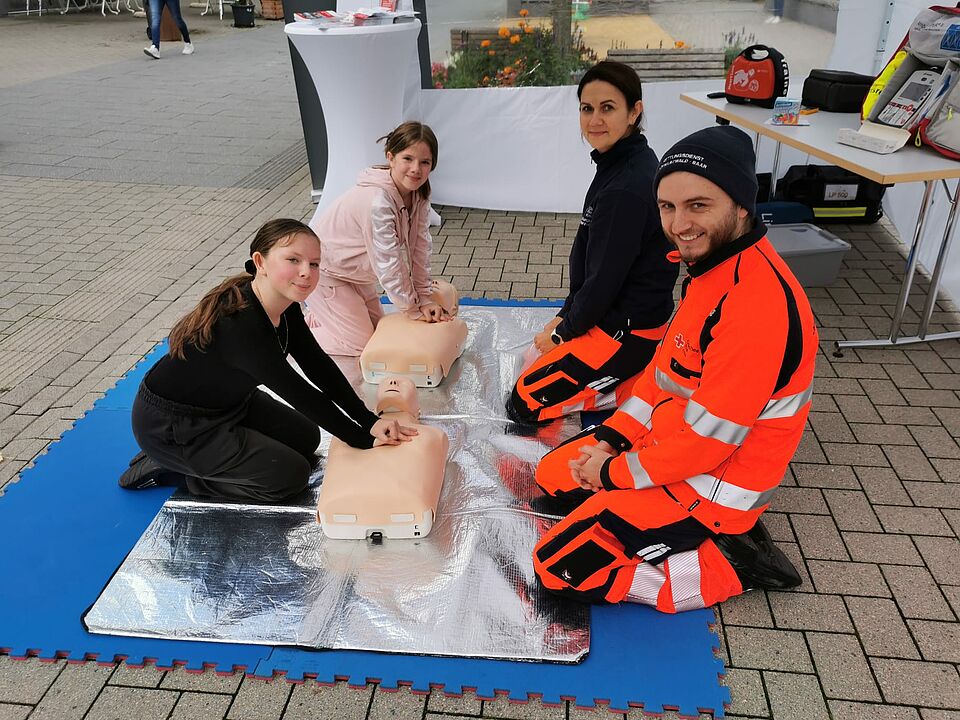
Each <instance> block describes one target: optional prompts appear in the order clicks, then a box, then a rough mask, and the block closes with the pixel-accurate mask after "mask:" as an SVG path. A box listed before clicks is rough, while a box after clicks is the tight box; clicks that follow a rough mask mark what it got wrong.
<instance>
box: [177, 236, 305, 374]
mask: <svg viewBox="0 0 960 720" xmlns="http://www.w3.org/2000/svg"><path fill="white" fill-rule="evenodd" d="M298 233H306V234H308V235H313V236H314V237H316V233H314V232H313V230H312V229H311V228H310V226H309V225H304V224H303V223H302V222H300V221H299V220H292V219H290V218H278V219H276V220H268V221H267V222H265V223H264V224H263V225H262V226H260V229H259V230H257V234H256V235H255V236H254V238H253V240H252V241H251V243H250V255H251V257H252V256H253V254H254V253H255V252H258V253H260V254H261V255H267V254H268V253H269V252H270V250H271V249H273V247H274V246H276V245H280V246H281V247H283V246H285V245H287V244H288V243H289V242H290V239H291V238H292V237H293V236H294V235H296V234H298ZM318 242H319V240H318ZM245 267H246V269H247V272H245V273H244V274H242V275H234V276H233V277H229V278H227V279H226V280H224V281H223V282H222V283H220V284H219V285H217V286H216V287H215V288H213V290H211V291H209V292H208V293H207V294H206V295H204V296H203V299H202V300H200V302H199V303H197V306H196V307H195V308H194V309H193V310H191V311H190V312H189V313H187V314H186V315H184V316H183V317H182V318H180V319H179V320H178V321H177V324H176V325H174V326H173V329H172V330H171V331H170V350H169V352H170V357H173V358H177V359H178V360H186V355H185V354H184V348H185V346H186V345H187V344H188V343H189V344H191V345H193V346H194V347H196V348H197V349H198V350H200V351H203V350H205V349H206V348H207V346H209V345H210V339H211V337H212V335H213V326H214V325H216V323H217V320H219V319H220V318H222V317H226V316H227V315H232V314H233V313H235V312H238V311H240V310H242V309H243V308H245V307H246V306H247V300H246V298H244V296H243V293H242V292H241V289H242V288H243V286H244V285H249V284H250V282H251V281H252V280H253V276H254V275H255V274H256V268H255V266H254V265H253V261H252V260H247V263H246V266H245Z"/></svg>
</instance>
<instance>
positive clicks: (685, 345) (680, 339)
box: [673, 332, 700, 355]
mask: <svg viewBox="0 0 960 720" xmlns="http://www.w3.org/2000/svg"><path fill="white" fill-rule="evenodd" d="M673 343H674V344H675V345H676V346H677V349H678V350H680V352H682V353H683V354H684V355H686V354H687V353H693V354H694V355H699V354H700V348H698V347H697V346H696V345H694V344H693V343H691V342H690V341H689V340H687V338H685V337H684V336H683V333H682V332H678V333H677V334H676V335H675V336H674V338H673Z"/></svg>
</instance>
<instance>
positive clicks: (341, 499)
mask: <svg viewBox="0 0 960 720" xmlns="http://www.w3.org/2000/svg"><path fill="white" fill-rule="evenodd" d="M377 413H378V414H379V415H380V416H381V417H387V418H392V419H394V420H397V421H398V422H399V423H400V424H401V425H406V426H407V427H412V428H415V429H416V430H417V431H418V433H419V434H418V435H415V436H414V437H413V438H412V439H411V440H410V441H409V442H402V443H400V444H399V445H382V446H380V447H375V448H370V449H369V450H358V449H357V448H353V447H350V446H349V445H347V444H346V443H344V442H341V441H340V440H337V439H336V438H334V439H333V440H332V441H331V442H330V453H329V455H328V457H327V466H326V471H325V472H324V477H323V484H322V485H321V487H320V502H319V504H318V507H317V517H318V518H319V520H320V524H321V526H322V528H323V533H324V534H325V535H326V536H327V537H331V538H338V539H363V538H367V537H375V538H376V537H387V538H415V537H423V536H425V535H426V534H427V533H429V532H430V530H431V528H432V527H433V520H434V518H435V517H436V512H437V499H438V498H439V497H440V487H441V486H442V485H443V472H444V467H445V466H446V463H447V450H448V449H449V446H450V442H449V440H448V439H447V436H446V434H445V433H444V432H443V431H441V430H439V429H437V428H435V427H431V426H429V425H423V424H421V423H420V421H419V417H420V402H419V400H418V398H417V389H416V387H414V385H413V382H412V381H410V380H409V379H408V378H405V377H390V378H386V379H385V380H384V381H383V382H381V383H380V387H379V388H378V391H377Z"/></svg>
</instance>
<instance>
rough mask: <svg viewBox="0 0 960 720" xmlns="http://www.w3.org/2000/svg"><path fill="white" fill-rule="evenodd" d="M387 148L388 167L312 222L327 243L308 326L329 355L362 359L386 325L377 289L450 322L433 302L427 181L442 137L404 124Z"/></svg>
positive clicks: (372, 172) (415, 314)
mask: <svg viewBox="0 0 960 720" xmlns="http://www.w3.org/2000/svg"><path fill="white" fill-rule="evenodd" d="M380 140H386V143H385V145H386V147H385V154H386V158H387V163H388V165H385V166H379V165H378V166H375V167H372V168H368V169H366V170H364V171H363V172H362V173H360V177H359V179H358V180H357V184H356V186H355V187H354V188H353V189H351V190H349V191H348V192H346V193H345V194H344V195H342V196H341V197H339V198H338V199H337V200H336V201H335V202H334V203H333V205H331V206H330V207H328V208H327V209H326V210H324V211H323V212H322V213H320V214H319V215H318V216H315V217H314V218H313V220H312V221H311V222H310V227H311V228H313V230H314V232H316V233H317V235H318V236H319V238H320V244H321V255H320V281H319V282H318V283H317V287H316V289H315V290H314V291H313V292H312V293H311V294H310V296H309V297H308V298H307V313H306V319H307V325H308V326H309V327H310V329H311V331H312V332H313V334H314V337H316V338H317V342H319V343H320V347H322V348H323V349H324V351H326V352H327V354H329V355H351V356H358V355H360V352H361V351H362V350H363V348H364V346H365V345H366V344H367V341H368V340H369V339H370V336H371V335H373V331H374V328H376V326H377V322H378V321H379V320H380V318H381V317H383V309H382V307H381V305H380V290H379V288H378V287H377V285H378V283H379V285H381V286H382V287H383V289H384V291H385V292H386V294H387V297H389V298H390V301H391V302H392V303H393V304H394V305H396V306H397V308H398V309H399V310H400V311H402V312H405V313H407V315H408V316H409V317H411V318H413V319H417V320H423V321H425V322H437V321H439V320H443V319H444V312H443V310H442V309H441V308H440V306H439V305H438V304H437V303H435V302H433V300H432V299H431V297H430V293H431V287H430V249H431V246H432V244H433V241H432V240H431V238H430V232H429V229H428V223H429V215H430V183H429V182H428V180H427V178H428V177H429V176H430V172H431V171H432V170H433V168H435V167H436V166H437V137H436V135H434V134H433V131H432V130H431V129H430V128H429V127H427V126H426V125H424V124H423V123H419V122H405V123H403V124H402V125H400V127H398V128H397V129H396V130H394V131H393V132H391V133H390V134H389V135H386V136H385V137H382V138H380Z"/></svg>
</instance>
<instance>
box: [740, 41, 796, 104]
mask: <svg viewBox="0 0 960 720" xmlns="http://www.w3.org/2000/svg"><path fill="white" fill-rule="evenodd" d="M789 84H790V71H789V70H788V69H787V61H786V59H785V58H784V57H783V55H782V54H781V53H779V52H777V51H776V50H775V49H774V48H772V47H767V46H766V45H751V46H750V47H748V48H746V49H745V50H744V51H743V52H741V53H740V54H739V55H737V56H736V57H735V58H734V59H733V63H732V64H731V65H730V70H729V71H728V72H727V83H726V85H725V86H724V89H723V91H724V93H725V95H726V97H727V102H732V103H739V104H741V105H759V106H760V107H765V108H772V107H773V103H774V101H775V100H776V99H777V98H778V97H784V96H785V95H786V94H787V86H788V85H789Z"/></svg>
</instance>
